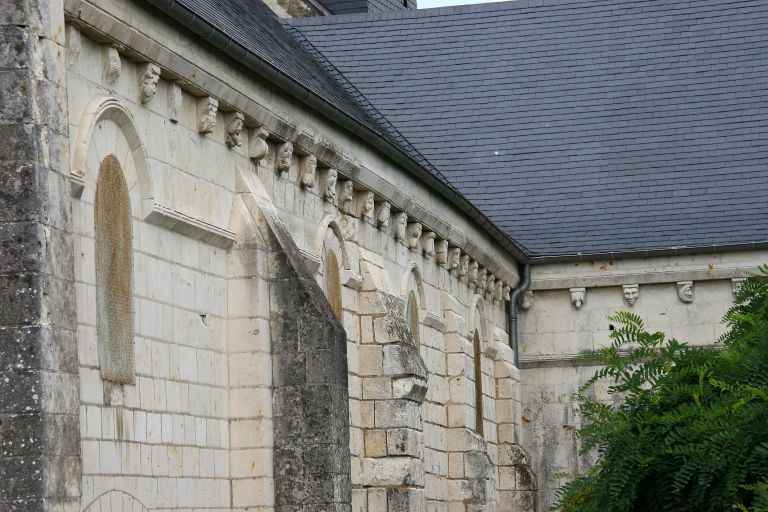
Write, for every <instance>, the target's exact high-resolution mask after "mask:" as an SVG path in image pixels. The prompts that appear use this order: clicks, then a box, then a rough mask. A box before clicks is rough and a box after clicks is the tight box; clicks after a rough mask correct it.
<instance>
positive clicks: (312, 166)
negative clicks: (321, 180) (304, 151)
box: [299, 154, 317, 188]
mask: <svg viewBox="0 0 768 512" xmlns="http://www.w3.org/2000/svg"><path fill="white" fill-rule="evenodd" d="M316 173H317V157H316V156H315V155H312V154H309V155H307V156H305V157H304V158H302V160H301V178H300V179H299V183H300V184H301V187H302V188H312V187H314V186H315V174H316Z"/></svg>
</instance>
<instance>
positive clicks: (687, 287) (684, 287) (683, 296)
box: [677, 281, 695, 304]
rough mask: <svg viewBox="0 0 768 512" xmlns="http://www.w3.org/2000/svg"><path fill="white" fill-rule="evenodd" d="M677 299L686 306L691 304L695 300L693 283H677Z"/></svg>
mask: <svg viewBox="0 0 768 512" xmlns="http://www.w3.org/2000/svg"><path fill="white" fill-rule="evenodd" d="M677 297H678V298H679V299H680V301H681V302H684V303H686V304H690V303H691V302H693V299H694V298H695V291H694V288H693V281H679V282H678V283H677Z"/></svg>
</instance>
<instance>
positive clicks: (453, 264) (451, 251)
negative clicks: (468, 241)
mask: <svg viewBox="0 0 768 512" xmlns="http://www.w3.org/2000/svg"><path fill="white" fill-rule="evenodd" d="M460 265H461V249H460V248H458V247H449V248H448V270H450V271H451V272H453V271H455V270H458V269H459V266H460Z"/></svg>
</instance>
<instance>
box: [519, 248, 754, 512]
mask: <svg viewBox="0 0 768 512" xmlns="http://www.w3.org/2000/svg"><path fill="white" fill-rule="evenodd" d="M766 261H768V252H765V251H753V252H740V253H723V254H717V255H711V256H703V255H692V256H684V255H681V256H674V257H654V258H645V259H628V260H620V261H608V260H604V261H592V262H589V261H587V262H580V263H571V264H549V265H536V266H534V267H533V272H532V283H531V290H532V293H530V292H529V293H528V294H526V297H525V301H524V304H523V311H522V314H521V324H520V326H521V334H520V347H521V355H520V366H521V372H520V373H521V380H522V383H523V384H522V394H523V409H522V417H521V423H522V433H523V438H524V439H525V442H524V443H523V445H524V447H525V448H526V450H527V451H528V453H529V454H530V455H531V463H532V466H533V469H534V472H535V473H536V474H537V475H538V477H539V485H540V489H541V499H540V505H541V507H542V508H541V510H547V507H548V505H549V504H550V503H551V500H552V495H553V492H554V490H555V489H557V487H558V486H559V485H560V484H562V483H563V482H565V481H566V480H567V479H568V478H569V477H571V476H572V475H574V474H575V473H576V472H579V471H583V470H585V469H586V468H587V467H588V466H589V464H590V462H591V458H590V457H589V456H581V455H579V453H578V452H579V448H580V445H579V440H578V438H577V436H576V433H575V432H576V429H578V428H579V427H580V426H581V418H580V417H579V414H578V408H577V404H576V403H575V402H574V401H573V397H572V395H573V393H574V392H575V391H576V390H577V389H578V387H579V385H581V384H582V383H584V382H585V381H586V380H588V379H589V378H590V377H591V376H592V375H593V374H594V372H595V370H596V367H595V366H593V365H590V364H588V363H586V362H583V361H576V360H575V358H576V356H577V354H579V352H582V351H591V350H595V349H597V348H599V347H601V346H604V345H606V344H607V343H608V341H609V333H610V324H611V322H610V321H609V320H608V316H609V315H610V314H612V313H614V312H616V311H618V310H622V309H623V310H629V311H632V312H634V313H637V314H639V315H640V316H641V317H642V318H643V320H644V321H645V322H646V325H647V327H648V329H650V330H660V331H663V332H665V333H666V334H668V335H669V336H671V337H675V338H677V339H678V340H680V341H684V342H687V343H690V344H692V345H710V344H712V343H714V342H715V341H716V340H717V338H718V337H719V336H720V335H721V334H722V333H723V330H724V326H723V325H722V323H721V319H722V317H723V315H724V314H725V312H726V311H727V310H728V308H729V307H730V305H731V304H733V298H734V290H735V289H736V288H737V287H738V286H739V283H740V282H741V280H742V279H743V277H744V276H746V275H749V273H751V272H754V271H755V270H756V268H757V266H758V265H761V264H763V263H765V262H766ZM633 297H634V299H635V300H634V302H633V300H632V298H633ZM596 392H597V394H598V396H599V397H600V398H602V399H604V400H610V397H609V395H608V394H607V390H606V387H605V385H600V386H598V388H597V389H596Z"/></svg>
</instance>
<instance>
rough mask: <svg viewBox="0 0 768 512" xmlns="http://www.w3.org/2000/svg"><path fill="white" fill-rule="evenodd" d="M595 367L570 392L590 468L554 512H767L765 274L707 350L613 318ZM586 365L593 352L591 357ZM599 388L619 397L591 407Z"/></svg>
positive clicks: (628, 318)
mask: <svg viewBox="0 0 768 512" xmlns="http://www.w3.org/2000/svg"><path fill="white" fill-rule="evenodd" d="M611 320H612V321H614V322H616V323H617V324H618V328H617V329H615V330H614V331H613V332H612V333H611V344H610V345H609V346H607V347H605V348H603V349H602V350H600V351H599V353H598V354H596V357H597V360H598V362H599V363H600V364H601V365H603V366H602V368H601V369H600V370H599V371H598V372H597V373H596V374H595V375H594V377H593V378H592V379H591V380H590V381H589V382H587V383H586V384H585V385H584V386H583V387H582V388H581V389H580V391H579V393H577V399H578V401H579V403H580V408H581V412H582V414H583V415H584V418H585V424H586V426H584V427H583V428H581V429H580V431H579V435H580V437H581V440H582V444H583V449H584V451H585V452H589V451H592V450H595V451H596V453H597V455H598V460H597V463H596V464H595V465H594V466H593V467H592V468H591V469H590V470H589V471H588V472H587V473H586V474H584V475H581V476H580V477H578V478H576V479H575V480H573V481H572V482H570V483H568V484H566V485H565V486H564V487H562V488H561V489H560V490H559V491H558V495H557V505H556V509H557V510H559V511H561V512H640V511H643V512H646V511H647V512H656V511H659V512H661V511H675V512H683V511H690V512H710V511H711V512H715V511H716V512H720V511H726V510H733V511H737V510H741V511H745V512H768V267H763V268H761V274H760V275H758V276H755V277H751V278H749V279H748V280H747V281H745V283H744V284H743V286H742V287H741V289H740V291H739V292H738V293H737V297H736V304H735V305H734V306H733V307H732V308H731V309H730V310H729V311H728V313H727V314H726V315H725V318H724V322H725V323H726V325H727V327H728V332H727V333H726V334H725V335H723V336H722V337H721V339H720V340H718V343H717V344H716V348H714V349H713V348H711V347H710V348H702V347H691V346H688V345H686V344H685V343H681V342H679V341H677V340H674V339H667V337H666V336H665V335H664V334H663V333H661V332H648V331H647V330H646V328H645V325H644V324H643V321H642V319H641V318H640V317H639V316H637V315H635V314H633V313H630V312H626V311H621V312H618V313H616V314H615V315H613V316H612V317H611ZM591 356H592V357H593V358H594V357H595V354H591ZM598 381H607V382H609V383H610V386H609V388H608V389H609V393H610V394H613V395H616V396H619V397H622V398H623V400H621V401H620V405H617V406H612V405H609V404H607V403H604V402H601V401H599V400H598V399H597V398H595V397H594V392H593V391H594V385H595V383H596V382H598Z"/></svg>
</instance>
